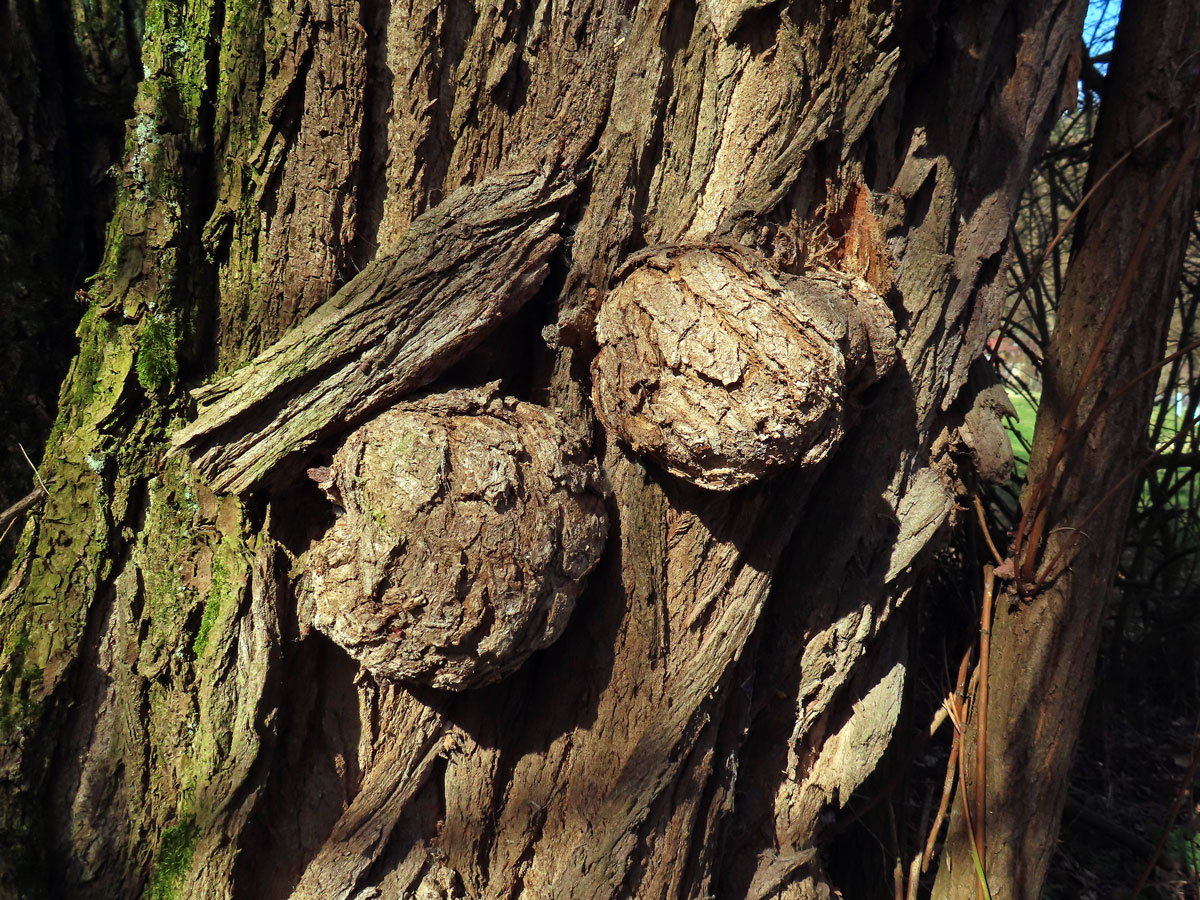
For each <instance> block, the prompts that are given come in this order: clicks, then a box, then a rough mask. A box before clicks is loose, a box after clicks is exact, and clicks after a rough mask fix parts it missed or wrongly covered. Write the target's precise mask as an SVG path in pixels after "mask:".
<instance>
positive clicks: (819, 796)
mask: <svg viewBox="0 0 1200 900" xmlns="http://www.w3.org/2000/svg"><path fill="white" fill-rule="evenodd" d="M1083 5H1084V4H1083V3H1082V0H1062V2H1057V3H1044V2H1043V0H994V2H985V3H977V2H972V3H962V4H955V3H950V2H945V3H938V2H932V0H931V2H924V3H917V2H913V3H905V4H895V5H893V4H882V3H880V4H874V3H860V2H844V3H834V4H824V3H811V4H810V3H803V2H796V3H790V4H766V5H764V4H758V3H744V4H723V3H715V2H714V3H708V2H703V3H697V2H686V0H685V2H679V0H671V2H668V0H641V2H633V0H562V2H558V0H554V2H551V0H545V2H536V3H535V2H525V0H494V2H493V0H478V2H476V3H466V2H463V0H451V2H445V0H402V2H400V3H398V4H393V5H390V6H389V5H386V4H375V3H359V2H356V0H338V2H328V3H308V2H304V0H301V2H299V3H297V4H290V3H288V2H283V3H280V4H277V5H275V6H273V7H271V8H269V9H267V8H264V7H261V6H259V5H237V4H230V5H228V6H226V5H224V4H222V3H220V2H218V0H192V2H188V3H184V4H183V5H181V6H175V5H171V4H167V3H165V2H163V3H159V2H157V0H156V2H155V3H153V4H152V5H151V7H150V9H149V10H148V13H147V30H146V48H145V59H146V79H145V81H143V83H142V85H141V87H140V89H139V96H138V101H137V116H136V118H135V119H134V120H132V121H131V122H130V125H129V152H128V153H127V157H126V160H125V162H124V168H123V173H122V193H121V203H120V206H119V209H118V212H117V214H116V216H115V218H114V224H113V225H112V227H111V228H110V232H109V241H108V247H107V253H106V262H105V265H104V268H103V269H102V272H101V282H100V284H99V287H100V288H101V289H100V290H98V291H97V293H98V294H99V295H100V296H99V298H98V299H97V301H96V303H95V304H94V305H93V307H92V308H91V309H90V310H89V312H88V313H87V317H86V318H85V322H84V326H83V327H82V329H81V339H82V340H83V342H84V355H81V357H80V360H79V361H77V363H76V366H75V368H74V370H73V373H72V375H71V377H70V378H69V380H68V384H67V387H66V389H65V393H64V398H65V402H64V406H63V409H62V412H61V413H60V418H59V423H60V426H61V427H60V429H59V430H58V433H57V436H56V438H55V440H54V441H53V442H52V443H51V446H50V448H49V449H48V452H47V455H46V459H45V462H44V464H43V471H44V472H45V474H46V475H47V476H50V480H52V481H53V488H52V491H51V495H50V497H48V498H47V504H46V510H45V513H44V514H43V516H42V517H41V518H40V519H39V520H38V521H37V522H36V523H34V524H32V525H31V526H30V527H29V528H28V529H27V531H26V534H25V536H24V538H23V544H22V552H23V554H24V558H27V559H28V560H29V562H28V565H27V568H26V569H25V570H23V572H22V578H21V581H20V589H19V592H18V594H17V595H16V596H15V597H14V600H13V601H12V602H11V603H9V604H7V605H6V606H5V607H4V609H3V618H2V619H0V625H2V630H0V634H2V635H3V649H4V659H5V663H4V665H5V676H4V679H5V680H4V682H3V683H4V688H5V703H6V708H8V709H18V710H19V712H20V715H19V716H18V717H15V718H13V719H12V721H9V722H7V723H6V728H7V729H8V730H7V732H6V735H7V736H10V739H9V740H8V741H7V742H6V744H5V749H4V751H3V755H2V756H0V772H2V773H3V776H4V778H5V783H6V784H7V785H12V786H19V788H20V790H19V791H16V790H15V787H14V793H13V795H12V796H13V797H14V798H15V799H13V800H11V801H5V803H6V809H7V810H21V809H23V810H24V812H25V813H26V814H27V815H26V818H25V819H23V820H20V824H21V825H22V827H26V828H31V829H34V832H33V833H34V834H36V835H37V840H38V842H39V844H40V845H41V846H43V847H44V848H46V857H47V859H50V860H53V861H54V863H53V865H49V866H44V867H42V868H41V869H40V870H38V872H37V876H38V877H40V878H41V879H42V881H41V883H40V884H35V886H34V887H33V888H31V890H34V891H36V890H38V889H43V890H48V891H49V892H50V893H52V894H54V895H56V896H63V897H79V898H83V897H97V898H98V897H105V898H117V897H136V896H139V895H140V894H142V893H143V892H144V891H145V890H146V889H147V888H148V889H149V890H150V891H151V893H152V894H153V895H154V896H157V897H195V898H201V897H217V896H227V897H235V898H241V897H254V898H259V897H262V898H268V900H271V898H284V897H295V898H301V897H312V898H321V900H329V898H348V897H362V898H366V897H371V896H382V897H388V896H404V897H410V896H411V897H489V898H501V897H503V898H509V897H527V898H533V897H554V898H572V897H578V898H584V897H587V898H618V897H639V898H650V897H664V898H666V897H671V898H683V897H696V898H700V897H706V896H721V897H725V896H728V897H754V898H767V897H776V898H801V897H815V896H825V895H827V894H828V891H829V887H830V886H829V884H828V878H827V876H826V873H825V869H824V864H823V856H822V853H821V851H822V849H823V848H824V847H825V846H826V845H827V843H828V839H829V838H828V830H827V826H828V823H829V819H830V816H831V815H832V816H836V813H837V811H838V810H839V809H841V808H842V807H844V805H845V804H846V803H847V801H848V799H849V797H850V795H851V794H852V793H853V792H854V791H855V790H856V789H857V788H858V787H859V786H860V785H862V783H863V782H864V780H865V779H866V778H867V777H868V775H870V773H871V772H872V771H873V770H874V769H875V767H876V765H877V763H878V760H879V758H880V756H881V755H882V754H883V752H884V750H885V748H886V747H887V746H888V743H889V741H890V739H891V737H892V735H893V732H894V730H895V727H896V722H897V719H898V716H899V712H900V706H901V701H902V699H903V696H904V691H905V681H906V659H905V647H906V623H905V619H906V617H907V606H906V604H905V602H904V601H905V599H906V598H907V597H908V596H909V594H910V592H911V591H912V589H913V587H914V586H915V585H916V584H917V583H918V582H919V581H920V579H921V573H922V571H923V569H924V568H925V567H926V566H927V565H928V563H929V561H930V557H931V553H932V551H934V550H935V549H936V548H937V547H938V545H939V541H940V538H941V536H942V535H944V534H945V532H946V530H947V528H948V527H949V525H950V523H951V519H952V514H953V510H954V507H955V497H954V492H955V490H956V484H957V479H958V473H957V471H956V462H955V459H956V456H955V454H954V453H953V452H952V450H953V447H952V443H953V440H952V438H953V436H954V435H955V434H956V433H957V429H958V427H959V426H960V425H961V424H962V417H963V414H964V411H965V410H966V409H967V408H968V407H970V405H971V398H970V397H969V396H966V395H965V393H964V392H963V390H962V389H963V386H964V385H965V384H966V382H967V373H968V369H969V368H970V366H971V364H972V361H973V360H974V359H975V358H976V357H978V355H979V354H980V353H981V351H982V349H983V344H984V340H985V336H986V335H987V333H988V331H989V330H990V329H991V327H992V326H993V325H994V324H995V322H996V319H997V318H998V315H999V313H1000V304H1001V302H1002V297H1003V284H1002V283H1001V281H1002V280H1001V279H1000V278H999V273H1000V270H1001V265H1002V263H1003V260H1004V258H1005V254H1006V249H1007V244H1006V241H1007V235H1008V229H1009V227H1010V224H1011V222H1012V219H1013V216H1014V213H1015V209H1016V204H1017V198H1018V195H1019V193H1020V191H1021V189H1022V186H1023V184H1024V182H1025V179H1026V176H1027V173H1028V170H1029V168H1030V165H1031V163H1032V160H1033V159H1034V158H1035V156H1036V154H1037V153H1038V151H1039V148H1040V145H1041V142H1042V139H1043V138H1044V136H1045V134H1046V131H1047V129H1048V126H1049V123H1050V122H1051V120H1052V119H1053V117H1054V115H1055V114H1056V113H1057V111H1058V108H1057V101H1058V98H1059V97H1060V96H1061V94H1062V92H1063V90H1064V87H1069V88H1071V89H1073V86H1068V85H1065V84H1064V82H1065V80H1066V76H1065V72H1066V61H1067V58H1068V56H1069V54H1070V53H1071V51H1072V50H1073V49H1074V48H1075V47H1076V46H1077V44H1078V37H1079V30H1080V24H1081V20H1082V15H1083ZM800 235H803V236H806V237H807V240H806V241H804V242H803V243H806V244H808V245H809V246H808V247H807V253H798V252H797V251H796V245H797V243H798V241H797V236H800ZM731 243H736V244H741V245H743V246H745V247H746V248H748V249H747V251H746V252H748V253H749V252H754V253H758V254H761V255H763V256H766V257H770V258H773V259H775V260H777V261H782V262H781V263H780V264H781V265H782V266H783V267H784V268H787V267H788V266H791V267H793V268H794V269H795V270H796V271H793V272H791V273H789V274H792V275H796V276H797V277H804V271H803V264H802V263H801V262H799V261H800V260H802V259H803V258H804V257H805V256H807V258H808V259H809V261H812V262H816V261H820V262H821V263H822V265H823V266H824V268H825V269H826V270H831V271H836V272H838V273H840V274H839V275H838V276H837V277H838V278H846V279H854V278H862V279H863V280H864V281H865V282H866V283H868V284H869V285H870V287H871V289H872V291H873V292H874V293H875V294H877V295H879V296H880V297H883V298H884V299H885V301H886V303H887V304H888V306H889V308H890V309H891V311H892V313H893V315H894V316H895V320H896V322H897V332H898V341H897V342H898V347H897V354H896V362H895V364H894V366H893V367H892V369H891V371H890V372H887V374H885V375H883V377H882V378H881V379H880V380H879V381H878V382H877V383H876V384H874V385H873V386H871V387H869V388H867V389H865V390H861V391H860V392H859V393H857V394H855V393H854V392H853V391H850V392H848V393H847V394H846V395H845V397H844V398H843V400H842V403H843V412H842V425H841V427H842V429H843V430H844V432H845V434H844V437H843V439H842V442H841V444H840V446H838V447H837V448H836V450H834V451H833V452H831V453H830V454H828V455H826V456H825V458H824V459H822V460H820V461H817V460H816V459H814V460H812V462H813V463H814V464H813V465H810V466H807V467H805V466H799V467H796V466H793V467H790V468H782V469H781V470H780V471H779V473H778V474H777V475H775V476H774V477H773V478H767V479H765V480H763V479H760V480H759V481H756V482H755V483H753V484H750V485H748V486H746V487H743V488H741V489H739V490H736V491H730V492H723V493H717V492H712V491H707V490H704V489H701V488H697V487H695V486H694V485H691V484H689V483H687V482H686V481H684V480H681V479H678V478H676V477H675V476H673V475H671V474H670V473H669V472H666V471H664V470H663V469H662V468H660V467H659V466H658V464H656V463H655V462H654V461H653V460H651V459H649V458H642V457H639V456H638V455H637V454H636V453H634V452H632V451H631V449H630V448H629V447H628V446H627V445H626V444H625V443H624V442H622V441H620V440H618V439H617V438H616V437H615V436H614V435H612V434H608V433H606V431H605V430H604V429H603V428H602V427H600V426H598V425H597V423H596V422H595V420H594V416H593V411H592V407H591V402H590V399H589V398H590V394H591V391H590V385H589V384H588V372H589V368H590V365H591V363H592V359H593V357H594V356H595V354H596V350H597V347H596V342H595V337H594V332H593V324H594V321H595V318H596V314H597V311H598V309H599V308H600V304H601V303H603V302H606V301H605V296H606V294H607V293H608V291H609V289H610V288H611V287H613V281H612V280H613V278H614V275H615V273H616V272H618V270H619V269H620V268H621V266H622V264H623V263H624V262H626V260H627V259H628V258H629V257H630V255H631V254H633V253H636V252H637V251H640V250H642V249H644V248H646V247H648V246H654V245H685V244H686V245H692V246H708V245H721V246H727V245H729V244H731ZM789 260H790V261H789ZM359 269H361V272H359V271H358V270H359ZM815 274H816V273H814V277H815ZM737 277H739V278H740V277H741V276H737ZM752 281H753V279H751V282H749V283H748V284H747V285H743V286H742V287H744V288H745V289H746V290H747V291H749V290H750V289H751V288H754V284H753V283H752ZM544 326H550V327H549V328H548V329H547V328H545V327H544ZM543 332H545V333H546V334H547V335H548V336H550V337H551V338H552V341H551V343H550V344H547V343H545V342H544V341H543V339H542V334H543ZM872 337H874V336H872V335H868V342H870V339H871V338H872ZM872 349H875V348H874V347H873V348H872ZM85 359H86V360H88V362H87V364H86V365H85V364H84V360H85ZM878 362H879V359H878V358H876V363H877V364H878ZM239 367H240V368H239ZM881 374H882V373H881ZM212 376H215V377H216V380H214V381H213V382H212V383H210V384H206V385H203V386H201V387H199V388H198V390H197V396H198V398H199V400H200V410H199V412H198V414H197V415H196V418H195V420H194V421H192V422H190V424H187V425H183V424H182V421H181V419H182V417H183V416H184V415H190V413H189V411H188V407H187V401H186V395H185V392H184V389H183V386H184V385H185V384H186V385H187V386H192V385H194V384H197V383H199V382H200V381H202V380H204V379H206V378H209V377H212ZM436 379H440V380H441V384H437V385H434V386H433V387H434V388H435V389H438V390H440V389H443V388H445V387H447V386H449V385H452V384H468V385H479V384H483V383H486V382H490V381H491V380H493V379H500V380H501V381H502V389H503V391H504V392H505V393H506V394H508V395H511V396H515V397H518V398H520V399H522V400H524V401H526V402H530V403H535V404H537V405H538V406H542V407H546V408H550V409H553V410H555V415H556V416H559V417H561V418H562V420H563V421H564V422H565V428H566V429H568V430H569V432H570V433H571V434H572V435H573V439H575V440H579V441H585V442H588V444H589V445H590V446H591V447H592V449H593V453H594V455H595V457H596V459H597V460H598V461H599V462H600V463H601V464H602V467H603V472H604V475H605V476H606V478H607V481H608V484H609V487H610V489H611V495H610V496H609V498H608V499H607V501H606V502H607V505H608V517H609V521H610V532H609V539H608V542H607V547H606V552H605V554H604V556H603V558H602V559H601V561H600V563H599V565H598V566H597V568H596V570H595V571H593V572H592V574H591V575H590V576H589V579H588V583H587V588H586V590H585V591H584V593H583V594H582V595H581V596H580V597H579V601H578V604H577V608H576V610H575V612H574V613H573V615H572V617H571V619H570V622H569V623H568V624H567V626H566V628H565V630H563V632H562V635H561V637H560V638H559V640H558V641H557V642H555V643H554V644H552V645H551V646H549V647H548V648H546V649H545V650H544V651H542V652H539V653H536V654H534V655H533V656H531V657H530V658H529V659H528V660H527V661H526V662H525V664H524V665H522V666H521V667H520V668H519V669H518V670H517V671H516V672H514V673H513V674H512V675H510V676H509V677H507V678H505V679H503V680H501V681H500V682H498V683H496V684H494V685H491V686H489V687H485V688H482V689H480V690H475V691H465V692H445V691H439V690H436V689H431V688H427V687H422V688H413V687H406V686H402V685H400V684H396V683H390V682H386V681H380V680H377V679H376V678H374V677H372V676H371V674H370V673H369V672H368V671H366V670H364V669H362V668H360V667H359V666H358V665H357V664H356V663H355V662H354V661H352V660H351V659H350V658H349V657H347V655H346V654H345V652H344V651H343V650H342V649H340V648H339V647H337V646H336V645H335V644H333V643H332V642H330V641H329V640H327V639H326V638H324V637H322V636H321V635H320V634H319V632H316V631H306V629H305V627H304V618H303V609H300V610H298V608H297V603H298V599H297V593H298V591H297V588H298V582H300V581H302V580H303V575H304V571H305V568H306V565H307V558H306V556H305V554H306V553H307V552H308V551H309V549H310V547H311V546H312V545H313V543H314V542H316V541H319V540H321V539H322V537H323V535H324V529H325V528H326V527H327V526H328V521H327V510H328V503H327V501H326V500H324V499H323V498H322V497H320V496H319V495H318V494H317V491H316V488H315V487H314V486H313V485H312V484H311V483H310V482H308V481H307V479H304V478H303V477H302V472H303V470H304V468H305V467H306V466H311V465H312V464H313V463H322V462H327V461H328V458H329V457H328V454H330V453H334V452H336V451H337V448H338V445H339V442H340V441H341V440H342V439H343V438H344V437H345V435H346V434H347V433H348V432H349V431H351V430H353V428H354V427H355V426H356V425H358V424H359V423H360V422H361V421H364V420H365V419H366V418H368V417H369V416H371V415H372V414H374V413H377V412H379V411H380V409H381V408H383V407H386V406H390V405H392V404H394V403H396V402H397V401H400V400H402V399H403V397H404V395H406V394H408V393H411V392H412V391H414V390H415V389H417V388H418V387H421V386H423V385H430V384H431V382H433V381H434V380H436ZM977 430H978V432H979V433H980V434H984V433H988V429H987V428H986V427H980V428H979V429H976V428H975V427H972V428H971V431H972V432H975V431H977ZM168 445H173V446H174V448H175V451H176V452H175V453H174V455H169V456H168V455H167V454H166V453H165V450H166V449H167V447H168ZM189 458H194V459H196V460H197V465H196V466H195V467H192V466H191V465H190V464H189V462H188V460H189ZM297 475H299V476H301V477H296V476H297ZM214 488H215V489H216V490H217V491H218V492H217V493H214ZM251 489H256V491H257V492H255V493H251V492H250V491H251ZM226 490H228V491H230V493H226V494H223V495H222V494H221V493H219V492H220V491H226ZM301 599H302V598H301ZM51 766H53V772H54V774H53V776H50V774H49V772H50V771H51V769H50V767H51ZM20 803H24V804H25V805H24V807H20V805H19V804H20ZM35 810H36V814H35V812H34V811H35ZM14 815H15V814H14ZM6 821H7V822H18V819H16V818H12V819H7V820H6ZM15 827H16V826H15V825H10V826H9V828H10V831H9V833H10V835H11V834H12V833H14V832H13V829H14V828H15Z"/></svg>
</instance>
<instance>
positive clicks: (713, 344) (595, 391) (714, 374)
mask: <svg viewBox="0 0 1200 900" xmlns="http://www.w3.org/2000/svg"><path fill="white" fill-rule="evenodd" d="M868 295H870V296H869V297H868ZM860 299H862V300H865V301H866V303H865V305H866V306H868V307H869V313H868V314H867V315H866V316H865V317H864V315H863V314H860V312H859V310H858V308H857V307H858V303H859V301H860ZM884 319H886V320H887V321H883V320H884ZM890 327H891V326H890V314H889V313H887V308H886V306H884V304H883V303H882V301H879V300H878V298H877V296H875V295H874V293H873V292H872V291H871V290H870V288H869V287H867V286H866V284H865V282H861V281H860V280H857V279H849V278H847V277H846V276H843V275H840V274H838V273H832V272H828V271H824V270H821V271H817V272H813V273H811V274H810V273H806V274H805V275H804V276H787V275H782V274H780V273H778V272H776V271H774V270H773V269H772V267H771V266H770V265H769V264H768V263H767V262H766V260H765V259H763V258H762V257H761V256H760V255H758V254H757V253H755V252H754V251H752V250H749V249H745V248H741V247H736V246H725V245H711V246H677V247H666V248H658V249H656V250H653V251H647V253H646V254H644V255H643V256H642V257H641V258H639V259H637V260H635V261H634V263H633V265H632V266H630V267H628V268H627V270H626V274H625V276H624V278H623V279H622V280H621V281H620V283H619V284H618V285H617V286H616V287H615V288H613V290H611V291H610V292H609V294H608V296H607V297H605V299H604V303H603V304H602V305H601V307H600V312H599V314H598V316H597V320H596V338H597V342H598V344H599V346H600V350H599V353H598V354H597V356H596V358H595V360H594V362H593V363H592V379H593V388H592V395H593V400H594V402H595V405H596V411H597V413H598V414H599V417H600V419H601V421H603V423H604V425H605V427H606V428H608V429H609V430H610V431H611V432H613V433H615V434H616V435H617V436H619V437H620V438H622V439H623V440H624V441H626V442H627V443H628V444H629V445H630V446H631V447H632V448H633V450H634V451H635V452H637V453H641V454H646V455H648V456H650V457H652V458H653V459H655V460H657V461H658V462H659V463H660V464H661V465H662V466H663V467H664V468H666V469H667V470H668V471H670V472H672V473H673V474H675V475H678V476H681V477H682V478H685V479H687V480H688V481H691V482H692V483H693V484H696V485H699V486H700V487H703V488H708V489H712V490H732V489H734V488H738V487H741V486H742V485H745V484H748V483H750V482H752V481H754V480H756V479H758V478H760V477H762V476H763V475H765V474H767V473H770V472H772V471H775V470H778V469H780V468H783V467H785V466H791V465H795V464H802V465H812V464H815V463H817V462H819V461H820V460H821V459H823V458H824V457H825V456H826V455H827V454H828V453H829V452H830V450H832V449H833V447H834V446H836V445H837V443H838V441H839V440H840V439H841V436H842V428H843V407H844V404H845V393H846V384H847V380H848V378H849V376H851V375H854V374H861V373H862V372H863V371H865V370H867V369H868V368H869V367H870V366H873V369H871V376H872V377H874V376H875V375H876V374H882V369H883V368H884V367H886V365H887V360H885V358H884V357H886V356H887V355H888V353H890V352H891V351H890V349H889V348H887V344H888V341H889V337H890ZM890 339H891V341H892V343H894V337H891V338H890ZM848 369H849V370H850V371H849V372H848V371H847V370H848Z"/></svg>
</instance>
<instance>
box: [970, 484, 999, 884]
mask: <svg viewBox="0 0 1200 900" xmlns="http://www.w3.org/2000/svg"><path fill="white" fill-rule="evenodd" d="M976 502H977V503H978V502H979V501H978V498H976ZM995 586H996V576H995V571H994V570H993V569H992V567H991V566H984V567H983V609H982V610H981V611H980V614H979V689H978V690H979V693H978V694H976V697H977V698H978V699H977V700H976V703H975V719H976V726H975V824H976V828H975V842H976V848H977V849H978V851H979V859H980V860H986V859H987V857H986V856H985V855H984V843H985V841H986V840H987V765H986V763H987V712H988V657H989V655H990V654H991V651H992V591H993V589H994V588H995ZM978 887H979V896H980V897H982V896H983V889H984V886H983V884H982V883H980V884H979V885H978Z"/></svg>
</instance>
